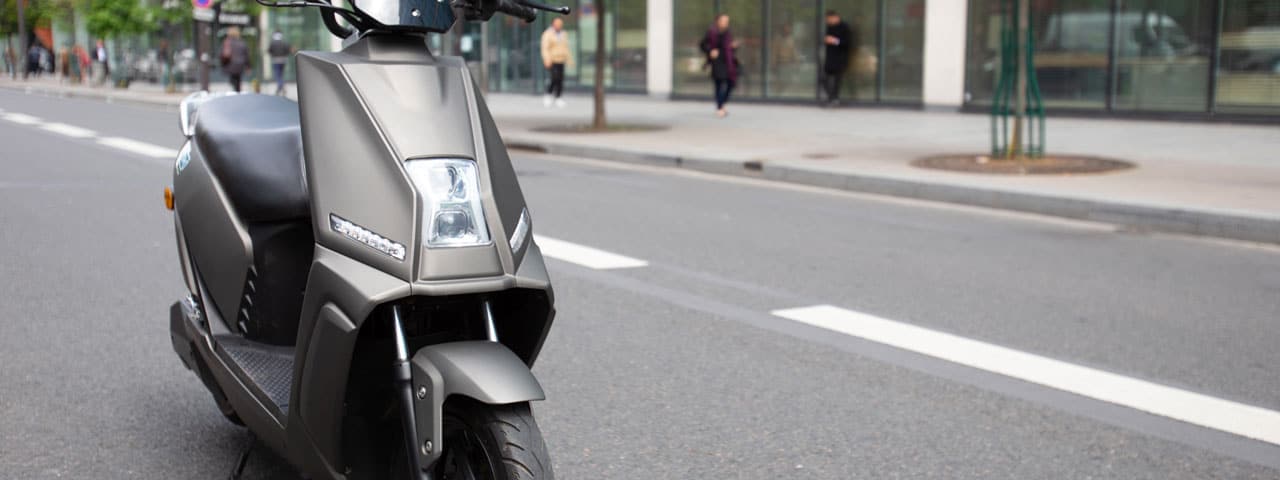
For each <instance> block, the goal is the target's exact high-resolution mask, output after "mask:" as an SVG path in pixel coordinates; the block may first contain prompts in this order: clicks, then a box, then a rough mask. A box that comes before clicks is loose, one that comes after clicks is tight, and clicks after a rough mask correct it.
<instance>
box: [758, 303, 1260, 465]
mask: <svg viewBox="0 0 1280 480" xmlns="http://www.w3.org/2000/svg"><path fill="white" fill-rule="evenodd" d="M773 314H774V315H775V316H778V317H782V318H786V319H790V320H795V321H797V322H801V323H806V324H809V325H813V326H815V327H820V328H824V329H827V330H831V331H834V332H839V333H843V334H845V335H850V336H854V337H858V338H863V339H866V340H870V341H873V342H876V343H882V344H885V345H889V346H892V347H896V348H900V349H903V350H908V351H911V352H915V353H919V354H923V355H928V356H930V357H934V358H939V359H942V360H946V361H949V362H953V363H958V364H960V365H965V366H968V367H972V368H977V369H980V370H986V371H988V372H992V373H997V374H1000V375H1004V376H1007V377H1012V378H1016V379H1019V380H1023V381H1027V382H1031V383H1035V384H1039V385H1043V386H1046V387H1049V388H1054V389H1057V390H1062V391H1066V392H1071V393H1074V394H1077V395H1082V396H1085V397H1089V398H1093V399H1096V400H1101V401H1104V402H1109V403H1114V404H1116V405H1122V406H1125V407H1129V408H1133V409H1136V410H1141V411H1143V412H1147V413H1151V414H1155V415H1160V416H1163V417H1168V418H1172V419H1175V420H1180V421H1183V422H1187V423H1190V424H1194V425H1199V426H1202V427H1206V428H1211V429H1214V430H1220V431H1223V432H1227V433H1232V434H1235V435H1240V436H1243V437H1248V438H1252V439H1255V440H1261V441H1264V442H1267V443H1272V444H1277V445H1280V412H1276V411H1273V410H1267V409H1264V408H1261V407H1255V406H1252V405H1245V404H1242V403H1237V402H1233V401H1230V400H1223V399H1220V398H1216V397H1210V396H1208V395H1203V394H1199V393H1194V392H1189V391H1186V390H1180V389H1177V388H1173V387H1167V386H1164V385H1160V384H1157V383H1153V382H1149V381H1146V380H1138V379H1136V378H1130V377H1126V376H1123V375H1118V374H1115V373H1111V372H1105V371H1102V370H1097V369H1093V368H1089V367H1082V366H1079V365H1075V364H1071V363H1067V362H1064V361H1061V360H1054V359H1052V358H1046V357H1041V356H1039V355H1034V354H1030V353H1026V352H1021V351H1018V350H1013V349H1010V348H1005V347H1001V346H999V345H993V344H990V343H985V342H980V341H977V340H971V339H968V338H964V337H961V336H958V335H952V334H949V333H943V332H939V331H935V330H930V329H927V328H922V327H917V326H915V325H910V324H906V323H901V322H896V321H893V320H888V319H884V318H880V317H876V316H873V315H868V314H865V313H861V312H855V311H852V310H845V309H843V308H838V307H833V306H830V305H818V306H812V307H802V308H793V309H786V310H777V311H774V312H773Z"/></svg>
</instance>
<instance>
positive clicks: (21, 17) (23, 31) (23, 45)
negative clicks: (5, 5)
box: [13, 0, 31, 80]
mask: <svg viewBox="0 0 1280 480" xmlns="http://www.w3.org/2000/svg"><path fill="white" fill-rule="evenodd" d="M17 2H18V48H19V49H20V50H19V51H17V52H13V53H14V56H15V57H18V58H17V59H16V60H18V71H19V72H22V79H23V80H26V79H27V50H29V49H30V48H31V46H30V45H27V13H26V5H27V0H17Z"/></svg>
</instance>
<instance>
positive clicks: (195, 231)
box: [173, 145, 253, 329]
mask: <svg viewBox="0 0 1280 480" xmlns="http://www.w3.org/2000/svg"><path fill="white" fill-rule="evenodd" d="M173 195H174V209H175V210H176V215H177V217H178V219H179V221H181V222H182V230H181V235H182V236H183V237H185V238H186V246H187V252H188V253H189V254H190V256H191V258H192V259H193V262H192V264H193V265H194V266H195V268H196V269H197V270H199V272H200V277H201V281H203V282H204V285H205V288H207V289H208V290H209V294H210V297H211V300H212V302H208V301H206V302H205V308H209V307H210V306H212V307H213V308H215V309H216V310H217V311H218V313H219V314H220V315H219V316H220V317H221V318H224V319H232V320H233V319H235V318H236V311H237V310H238V309H239V308H240V297H241V295H242V294H243V292H244V281H245V274H246V272H247V271H248V269H249V265H250V264H252V263H253V247H252V243H251V241H250V239H249V231H248V229H246V228H245V226H244V224H243V223H242V222H241V221H240V219H239V218H238V217H237V216H236V213H235V209H234V208H233V207H232V206H231V201H230V199H229V198H228V197H227V195H226V192H224V191H223V190H222V186H221V185H220V184H219V183H218V179H217V177H215V176H214V175H213V173H212V172H211V171H210V170H209V166H208V164H207V163H205V160H204V155H202V154H201V152H200V149H199V148H197V147H196V146H195V145H192V148H191V161H190V163H188V164H187V167H186V168H184V169H183V170H182V172H181V173H179V174H177V176H176V177H174V180H173ZM232 328H233V329H234V327H232Z"/></svg>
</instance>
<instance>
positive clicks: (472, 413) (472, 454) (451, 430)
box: [391, 399, 555, 480]
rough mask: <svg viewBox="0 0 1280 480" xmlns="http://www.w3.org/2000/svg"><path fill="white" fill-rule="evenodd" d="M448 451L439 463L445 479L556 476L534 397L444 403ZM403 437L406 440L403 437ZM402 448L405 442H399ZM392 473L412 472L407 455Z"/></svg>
mask: <svg viewBox="0 0 1280 480" xmlns="http://www.w3.org/2000/svg"><path fill="white" fill-rule="evenodd" d="M443 427H444V432H443V433H444V452H443V454H442V455H441V457H440V459H439V460H438V461H437V462H436V465H435V478H438V479H441V480H473V479H474V480H554V479H555V475H554V474H553V473H552V470H551V456H550V455H548V454H547V445H546V443H545V442H544V441H543V440H542V431H541V430H539V429H538V424H537V422H535V421H534V419H533V412H532V411H531V410H530V409H529V404H528V403H515V404H511V405H486V404H482V403H478V402H474V401H470V400H465V399H454V400H450V401H449V402H448V403H446V404H445V406H444V425H443ZM399 443H401V444H402V443H403V442H399ZM396 450H397V453H400V454H402V453H403V448H397V449H396ZM396 458H397V459H399V460H398V461H395V462H393V463H392V467H393V468H392V474H391V478H408V477H409V475H408V474H407V472H406V471H405V470H404V468H403V465H405V464H407V461H406V460H404V457H403V456H401V455H396Z"/></svg>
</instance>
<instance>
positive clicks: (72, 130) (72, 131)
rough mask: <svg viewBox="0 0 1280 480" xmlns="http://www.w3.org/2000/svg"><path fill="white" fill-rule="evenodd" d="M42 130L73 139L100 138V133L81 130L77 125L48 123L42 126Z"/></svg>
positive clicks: (85, 129)
mask: <svg viewBox="0 0 1280 480" xmlns="http://www.w3.org/2000/svg"><path fill="white" fill-rule="evenodd" d="M40 128H43V129H45V130H48V131H50V132H53V133H58V134H62V135H66V136H68V137H72V138H93V137H96V136H98V133H97V132H94V131H93V130H89V129H87V128H80V127H77V126H75V125H67V124H65V123H56V122H55V123H46V124H44V125H41V126H40Z"/></svg>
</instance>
